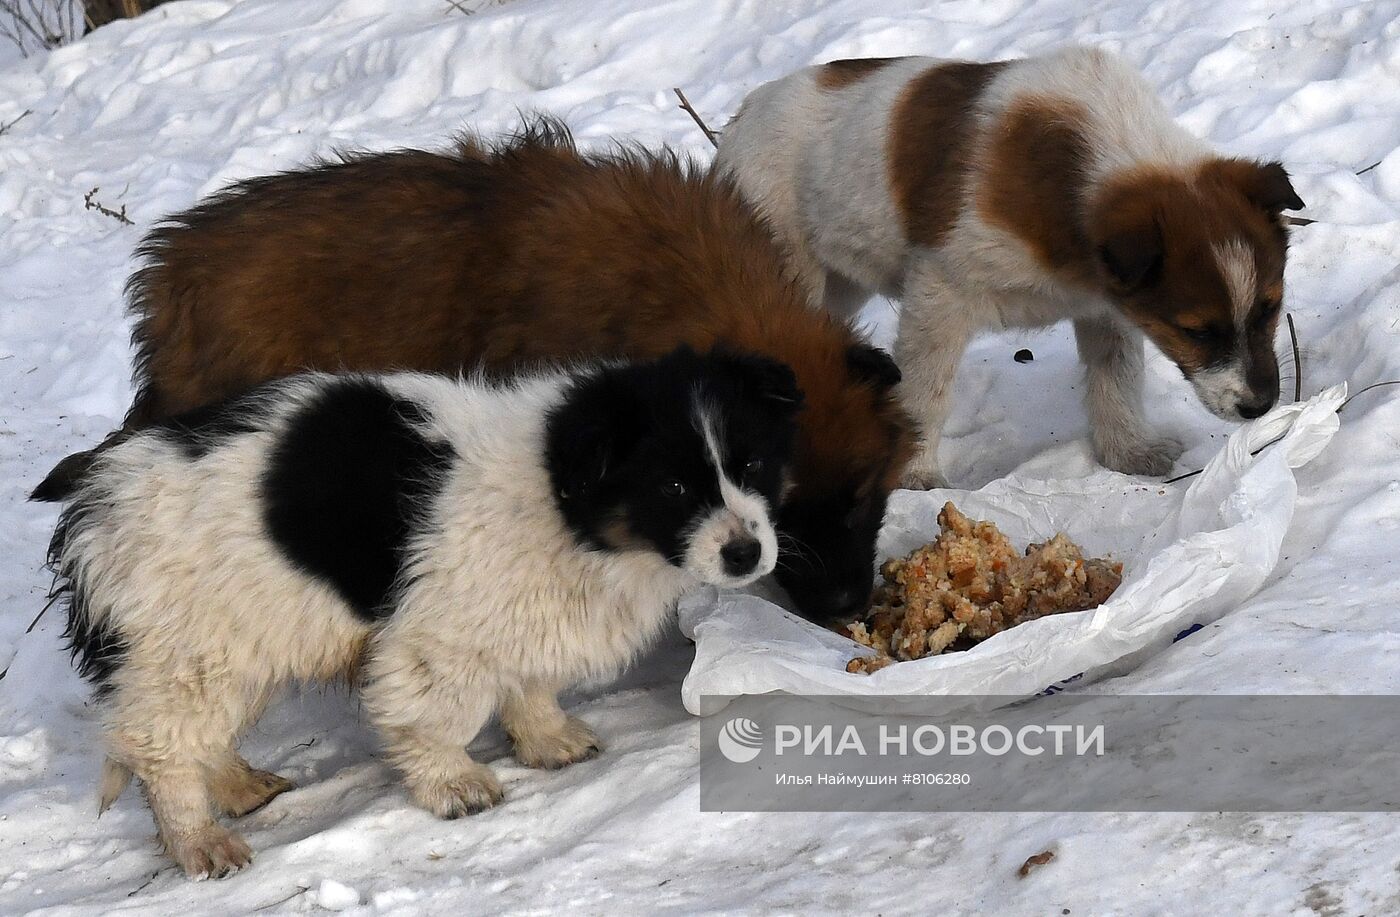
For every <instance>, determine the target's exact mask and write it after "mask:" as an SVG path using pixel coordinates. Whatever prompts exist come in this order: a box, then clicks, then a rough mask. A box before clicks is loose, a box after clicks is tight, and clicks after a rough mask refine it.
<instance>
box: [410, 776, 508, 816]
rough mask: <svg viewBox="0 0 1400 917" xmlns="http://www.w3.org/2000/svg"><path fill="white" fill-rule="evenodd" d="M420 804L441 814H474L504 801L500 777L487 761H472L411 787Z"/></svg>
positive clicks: (434, 812)
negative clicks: (464, 766)
mask: <svg viewBox="0 0 1400 917" xmlns="http://www.w3.org/2000/svg"><path fill="white" fill-rule="evenodd" d="M409 791H410V792H411V793H412V794H413V798H414V799H415V800H416V801H417V802H418V804H419V805H420V806H422V807H423V808H425V809H427V810H428V811H429V812H432V813H433V814H434V815H436V816H437V817H438V818H461V817H462V816H463V815H475V814H476V813H478V812H483V811H485V810H486V809H489V808H491V807H492V806H494V805H495V804H496V803H498V802H500V801H501V797H502V796H504V795H505V791H504V790H503V789H501V781H499V780H497V779H496V775H495V774H494V773H492V772H491V768H489V767H487V766H486V765H484V764H476V763H472V765H471V766H470V767H466V768H463V769H462V770H461V771H459V772H458V773H455V774H452V775H447V776H443V777H441V778H437V779H432V780H422V781H419V782H417V783H415V784H413V785H412V786H410V787H409Z"/></svg>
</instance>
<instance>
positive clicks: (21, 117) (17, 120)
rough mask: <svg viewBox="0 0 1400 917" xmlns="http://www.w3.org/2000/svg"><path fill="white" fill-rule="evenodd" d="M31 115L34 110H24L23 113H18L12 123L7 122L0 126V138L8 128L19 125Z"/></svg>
mask: <svg viewBox="0 0 1400 917" xmlns="http://www.w3.org/2000/svg"><path fill="white" fill-rule="evenodd" d="M32 114H34V109H32V108H26V109H25V110H24V111H22V112H20V114H19V117H18V118H15V119H14V120H13V121H7V122H5V123H4V124H0V137H3V136H5V134H6V132H7V131H9V129H10V128H12V127H14V126H15V125H16V124H18V123H20V122H21V121H23V120H24V119H25V118H27V117H29V116H30V115H32Z"/></svg>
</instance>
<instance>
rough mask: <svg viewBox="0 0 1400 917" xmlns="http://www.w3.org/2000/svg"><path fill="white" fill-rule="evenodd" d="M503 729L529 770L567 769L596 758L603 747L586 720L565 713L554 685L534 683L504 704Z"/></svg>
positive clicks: (521, 761)
mask: <svg viewBox="0 0 1400 917" xmlns="http://www.w3.org/2000/svg"><path fill="white" fill-rule="evenodd" d="M501 725H503V726H505V728H506V732H508V733H510V737H511V741H513V742H514V743H515V757H516V758H518V759H520V763H521V764H524V765H525V766H526V767H546V768H555V767H564V766H565V765H567V764H573V763H575V762H576V761H583V760H585V759H587V758H591V757H593V756H594V755H596V754H597V753H598V752H599V751H600V750H601V749H602V744H601V743H600V742H599V741H598V737H597V736H596V735H594V733H593V730H592V729H590V728H589V727H588V724H587V723H585V722H584V721H583V720H580V719H578V718H576V717H572V716H569V715H567V714H566V713H564V711H563V710H561V709H560V707H559V699H558V696H557V694H556V692H555V690H554V688H553V687H552V686H550V685H545V684H541V683H538V682H533V683H529V684H527V685H525V687H524V688H522V689H519V690H515V691H512V692H510V693H509V694H507V695H506V696H505V698H504V699H503V702H502V704H501Z"/></svg>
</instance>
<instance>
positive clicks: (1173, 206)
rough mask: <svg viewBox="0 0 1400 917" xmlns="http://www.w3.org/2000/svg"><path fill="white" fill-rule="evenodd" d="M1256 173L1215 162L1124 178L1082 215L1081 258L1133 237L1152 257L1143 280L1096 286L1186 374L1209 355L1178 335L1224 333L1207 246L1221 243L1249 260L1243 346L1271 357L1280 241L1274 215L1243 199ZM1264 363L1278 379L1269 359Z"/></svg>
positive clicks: (1219, 281)
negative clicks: (1233, 244)
mask: <svg viewBox="0 0 1400 917" xmlns="http://www.w3.org/2000/svg"><path fill="white" fill-rule="evenodd" d="M1262 168H1264V167H1261V166H1260V165H1259V164H1257V163H1253V162H1247V161H1244V160H1229V159H1218V160H1211V161H1208V162H1207V163H1206V164H1205V165H1203V166H1202V167H1201V169H1200V170H1199V171H1198V172H1197V173H1196V174H1194V175H1191V174H1187V175H1182V174H1173V173H1170V172H1165V171H1156V170H1142V171H1138V172H1132V173H1128V174H1126V175H1124V176H1121V177H1119V178H1117V179H1115V180H1114V181H1112V182H1110V183H1108V185H1107V186H1106V187H1104V188H1101V189H1099V190H1098V193H1097V194H1096V197H1095V201H1094V203H1093V204H1092V206H1091V207H1090V208H1089V209H1088V211H1087V215H1086V216H1087V218H1086V226H1087V236H1088V239H1089V241H1090V243H1091V244H1090V245H1089V247H1088V250H1087V251H1086V253H1085V258H1092V257H1093V252H1094V251H1095V248H1096V246H1102V245H1104V244H1105V243H1106V241H1107V240H1110V239H1114V238H1119V239H1122V238H1132V239H1136V240H1138V242H1137V244H1139V245H1143V246H1146V248H1147V251H1146V253H1145V257H1155V258H1156V259H1157V263H1158V266H1157V267H1156V268H1155V269H1154V270H1155V277H1154V278H1152V282H1148V283H1143V284H1140V285H1137V286H1132V287H1128V288H1122V287H1121V286H1120V285H1119V284H1117V283H1115V281H1114V279H1113V278H1111V277H1105V278H1104V279H1103V281H1102V282H1103V283H1104V284H1105V285H1106V286H1107V287H1108V288H1109V289H1110V290H1111V291H1112V292H1113V293H1114V295H1115V296H1116V297H1117V298H1118V299H1119V301H1120V302H1121V303H1122V304H1123V307H1124V309H1125V310H1126V311H1127V312H1128V313H1129V314H1130V315H1132V316H1133V317H1134V318H1135V319H1136V320H1137V321H1138V322H1139V323H1140V324H1141V325H1142V326H1143V328H1144V330H1146V331H1147V333H1148V335H1149V336H1150V337H1151V338H1152V340H1153V341H1154V342H1155V343H1156V344H1157V346H1159V347H1161V348H1162V350H1163V351H1164V352H1165V353H1166V354H1167V355H1168V356H1169V357H1171V358H1172V359H1173V360H1174V361H1176V362H1177V364H1178V365H1180V366H1181V368H1182V369H1183V370H1185V371H1186V372H1187V373H1188V374H1189V373H1192V372H1195V371H1198V370H1201V369H1204V368H1206V367H1207V366H1209V365H1211V364H1212V363H1213V362H1215V361H1216V360H1218V354H1217V352H1216V348H1215V347H1212V346H1211V345H1209V344H1203V343H1201V342H1200V341H1196V340H1193V339H1192V338H1191V337H1190V336H1189V334H1188V333H1186V332H1187V331H1188V330H1197V331H1200V330H1212V329H1215V330H1218V331H1219V332H1220V333H1221V336H1222V338H1223V337H1225V336H1226V335H1227V334H1228V331H1229V329H1231V327H1232V326H1233V315H1232V313H1233V307H1232V304H1231V301H1230V295H1229V290H1228V289H1227V288H1226V286H1225V281H1224V279H1223V278H1222V277H1221V275H1220V272H1219V271H1218V270H1217V269H1216V266H1215V259H1214V257H1213V256H1212V255H1211V246H1212V245H1213V244H1215V243H1218V242H1220V241H1223V240H1227V239H1231V238H1237V239H1240V240H1241V241H1242V242H1244V244H1245V246H1246V247H1247V248H1248V249H1249V250H1250V251H1251V252H1252V253H1253V255H1254V270H1255V276H1256V290H1255V305H1254V306H1253V308H1252V310H1251V316H1250V337H1251V343H1252V344H1253V345H1255V346H1256V347H1257V348H1258V349H1259V351H1260V352H1272V341H1273V340H1274V330H1275V328H1276V326H1277V323H1278V312H1279V309H1278V307H1279V301H1280V300H1281V298H1282V293H1283V271H1284V264H1285V261H1286V258H1287V247H1288V238H1287V232H1286V231H1285V229H1284V227H1283V224H1282V222H1281V221H1280V220H1279V215H1278V212H1277V211H1273V210H1266V209H1263V208H1262V207H1261V206H1260V205H1258V204H1256V203H1255V202H1254V201H1253V200H1251V199H1250V198H1249V197H1248V196H1247V191H1246V187H1245V185H1244V184H1243V182H1245V180H1246V179H1247V178H1248V177H1249V176H1252V175H1253V174H1254V173H1256V172H1257V171H1259V170H1261V169H1262ZM1268 366H1269V367H1271V368H1272V369H1271V371H1272V372H1275V373H1276V372H1277V368H1276V364H1275V363H1274V362H1273V361H1269V362H1268Z"/></svg>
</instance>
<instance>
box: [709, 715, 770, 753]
mask: <svg viewBox="0 0 1400 917" xmlns="http://www.w3.org/2000/svg"><path fill="white" fill-rule="evenodd" d="M719 750H720V754H722V755H724V756H725V757H726V758H728V759H729V760H730V761H733V762H734V763H735V764H747V763H749V762H750V761H752V760H753V759H754V758H757V757H758V753H759V752H760V751H762V750H763V730H762V729H760V728H759V726H758V724H757V723H755V722H754V721H753V720H751V719H749V718H748V717H744V716H736V717H734V719H732V720H730V721H729V722H727V723H725V724H724V728H723V729H721V730H720V731H719Z"/></svg>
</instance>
